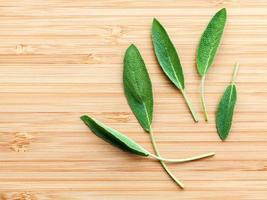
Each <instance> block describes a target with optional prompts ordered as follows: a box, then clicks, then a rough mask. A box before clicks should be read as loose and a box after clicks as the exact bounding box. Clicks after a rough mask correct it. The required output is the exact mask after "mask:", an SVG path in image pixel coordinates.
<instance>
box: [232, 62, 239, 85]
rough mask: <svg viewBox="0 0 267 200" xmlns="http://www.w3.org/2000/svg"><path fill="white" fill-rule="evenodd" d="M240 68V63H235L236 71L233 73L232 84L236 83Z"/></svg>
mask: <svg viewBox="0 0 267 200" xmlns="http://www.w3.org/2000/svg"><path fill="white" fill-rule="evenodd" d="M238 69H239V63H236V64H235V68H234V72H233V75H232V81H231V84H232V85H233V84H234V83H235V78H236V75H237V72H238Z"/></svg>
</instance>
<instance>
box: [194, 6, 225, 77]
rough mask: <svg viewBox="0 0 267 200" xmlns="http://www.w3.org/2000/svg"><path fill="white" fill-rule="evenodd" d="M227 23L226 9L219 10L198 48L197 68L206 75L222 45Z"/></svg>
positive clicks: (201, 73) (202, 74)
mask: <svg viewBox="0 0 267 200" xmlns="http://www.w3.org/2000/svg"><path fill="white" fill-rule="evenodd" d="M225 23H226V9H225V8H223V9H221V10H220V11H218V12H217V13H216V14H215V15H214V16H213V18H212V19H211V21H210V22H209V24H208V26H207V28H206V30H205V31H204V33H203V35H202V37H201V39H200V42H199V46H198V50H197V69H198V72H199V74H200V75H201V76H204V75H205V74H206V73H207V72H208V69H209V68H210V66H211V64H212V62H213V60H214V57H215V55H216V51H217V49H218V47H219V45H220V41H221V38H222V34H223V30H224V26H225Z"/></svg>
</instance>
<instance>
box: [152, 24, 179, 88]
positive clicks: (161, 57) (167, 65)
mask: <svg viewBox="0 0 267 200" xmlns="http://www.w3.org/2000/svg"><path fill="white" fill-rule="evenodd" d="M152 42H153V46H154V51H155V54H156V57H157V60H158V62H159V64H160V66H161V68H162V70H163V71H164V73H165V74H166V75H167V76H168V77H169V79H170V80H171V81H172V83H173V84H174V85H175V86H176V87H177V88H179V89H184V74H183V69H182V65H181V63H180V59H179V57H178V54H177V52H176V49H175V47H174V45H173V43H172V41H171V39H170V38H169V36H168V33H167V32H166V30H165V29H164V27H163V26H162V25H161V24H160V23H159V21H158V20H157V19H154V20H153V24H152Z"/></svg>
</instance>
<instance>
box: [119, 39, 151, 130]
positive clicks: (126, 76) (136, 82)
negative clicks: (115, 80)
mask: <svg viewBox="0 0 267 200" xmlns="http://www.w3.org/2000/svg"><path fill="white" fill-rule="evenodd" d="M123 84H124V92H125V96H126V98H127V100H128V104H129V106H130V107H131V109H132V111H133V113H134V115H135V117H136V118H137V120H138V121H139V123H140V125H141V126H142V127H143V129H144V130H145V131H147V132H150V131H151V123H152V118H153V93H152V86H151V81H150V78H149V75H148V72H147V69H146V66H145V63H144V60H143V58H142V56H141V54H140V52H139V51H138V49H137V48H136V46H135V45H133V44H132V45H130V46H129V48H128V49H127V50H126V53H125V56H124V70H123Z"/></svg>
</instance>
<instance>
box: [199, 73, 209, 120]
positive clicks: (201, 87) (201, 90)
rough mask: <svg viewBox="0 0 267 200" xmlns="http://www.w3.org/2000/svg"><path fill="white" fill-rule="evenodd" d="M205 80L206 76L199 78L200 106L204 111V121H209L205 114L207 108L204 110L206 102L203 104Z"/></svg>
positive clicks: (206, 113)
mask: <svg viewBox="0 0 267 200" xmlns="http://www.w3.org/2000/svg"><path fill="white" fill-rule="evenodd" d="M205 78H206V76H205V75H203V76H202V78H201V84H200V94H201V104H202V108H203V111H204V116H205V121H206V122H207V121H209V117H208V112H207V108H206V102H205V97H204V82H205Z"/></svg>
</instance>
